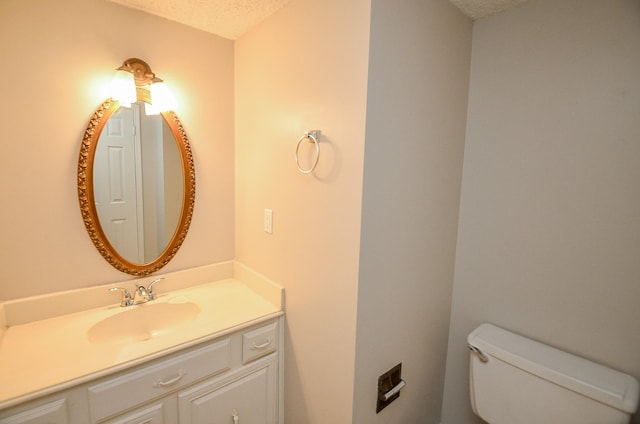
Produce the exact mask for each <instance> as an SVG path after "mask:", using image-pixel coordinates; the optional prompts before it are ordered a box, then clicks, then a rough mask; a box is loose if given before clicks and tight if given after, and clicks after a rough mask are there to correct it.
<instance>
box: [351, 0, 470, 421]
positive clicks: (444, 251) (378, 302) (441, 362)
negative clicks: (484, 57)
mask: <svg viewBox="0 0 640 424" xmlns="http://www.w3.org/2000/svg"><path fill="white" fill-rule="evenodd" d="M371 16H372V17H371V42H370V48H369V49H370V60H369V85H368V93H367V130H366V131H367V138H366V145H365V163H364V194H363V201H362V203H363V204H362V232H361V240H360V271H359V286H358V305H357V306H358V325H357V339H356V340H357V345H356V361H355V370H356V371H355V391H354V414H353V421H352V422H353V423H362V424H373V423H439V422H440V408H441V403H442V387H443V384H444V368H445V357H446V345H447V333H448V329H449V311H450V305H451V289H452V286H453V268H454V256H455V243H456V227H457V224H458V207H459V199H460V184H461V177H462V154H463V150H464V136H465V128H466V111H467V92H468V84H469V65H470V54H471V20H470V19H468V18H466V17H464V16H463V15H462V14H461V13H460V12H459V11H458V10H457V9H456V8H455V7H454V6H453V5H452V4H451V3H450V2H448V1H423V0H396V1H392V2H390V1H387V0H374V1H373V2H372V8H371ZM399 362H402V374H403V378H404V379H405V380H406V382H407V386H406V387H405V389H403V391H402V393H401V396H400V398H399V399H397V400H396V401H394V402H393V403H392V404H391V405H389V406H388V407H387V408H385V409H384V410H383V411H381V412H380V413H379V414H376V394H377V380H378V376H380V375H381V374H383V373H384V372H386V371H387V370H389V369H390V368H392V367H393V366H394V365H396V364H397V363H399Z"/></svg>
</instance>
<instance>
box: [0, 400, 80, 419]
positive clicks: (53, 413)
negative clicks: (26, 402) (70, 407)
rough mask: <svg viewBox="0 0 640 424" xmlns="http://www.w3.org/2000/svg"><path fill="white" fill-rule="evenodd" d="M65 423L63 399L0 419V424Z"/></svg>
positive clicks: (65, 405)
mask: <svg viewBox="0 0 640 424" xmlns="http://www.w3.org/2000/svg"><path fill="white" fill-rule="evenodd" d="M67 422H68V420H67V402H66V400H65V399H60V400H56V401H54V402H50V403H47V404H45V405H42V406H37V407H34V408H31V409H29V410H27V411H24V412H22V413H19V414H16V415H12V416H10V417H7V418H2V419H0V424H38V423H56V424H66V423H67Z"/></svg>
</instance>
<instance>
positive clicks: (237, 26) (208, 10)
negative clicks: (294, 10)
mask: <svg viewBox="0 0 640 424" xmlns="http://www.w3.org/2000/svg"><path fill="white" fill-rule="evenodd" d="M108 1H111V2H113V3H118V4H121V5H123V6H127V7H131V8H133V9H138V10H141V11H143V12H147V13H150V14H152V15H157V16H161V17H163V18H166V19H169V20H171V21H175V22H180V23H181V24H185V25H188V26H190V27H193V28H197V29H200V30H203V31H207V32H210V33H212V34H216V35H219V36H221V37H224V38H229V39H231V40H235V39H236V38H238V37H240V36H241V35H242V34H244V33H245V32H247V31H248V30H249V29H250V28H251V27H253V26H255V25H257V24H259V23H260V22H262V21H263V20H264V19H266V18H267V17H268V16H270V15H271V14H273V13H275V12H276V11H277V10H278V9H280V8H282V7H283V6H284V5H286V4H287V3H289V1H290V0H108Z"/></svg>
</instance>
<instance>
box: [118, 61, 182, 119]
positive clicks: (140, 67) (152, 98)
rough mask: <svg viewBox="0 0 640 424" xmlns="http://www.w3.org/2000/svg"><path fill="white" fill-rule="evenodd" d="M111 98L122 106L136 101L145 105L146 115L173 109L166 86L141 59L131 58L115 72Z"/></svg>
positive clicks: (172, 98)
mask: <svg viewBox="0 0 640 424" xmlns="http://www.w3.org/2000/svg"><path fill="white" fill-rule="evenodd" d="M110 94H111V97H112V98H113V99H114V100H117V101H118V102H120V104H121V105H122V106H126V107H130V106H131V103H133V102H135V101H136V100H138V101H141V102H144V103H145V110H146V113H147V115H156V114H158V113H160V112H166V111H169V110H174V109H175V103H176V102H175V98H174V97H173V96H172V95H171V92H170V91H169V89H168V88H167V85H166V84H165V83H164V81H162V80H161V79H160V78H158V77H157V76H156V74H154V73H153V71H151V67H150V66H149V65H148V64H147V63H146V62H145V61H144V60H142V59H138V58H131V59H127V60H125V61H124V63H123V64H122V66H120V67H119V68H118V69H117V70H116V75H115V76H114V78H113V81H112V82H111V93H110Z"/></svg>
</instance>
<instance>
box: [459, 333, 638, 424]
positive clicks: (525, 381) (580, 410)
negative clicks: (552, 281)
mask: <svg viewBox="0 0 640 424" xmlns="http://www.w3.org/2000/svg"><path fill="white" fill-rule="evenodd" d="M467 341H468V344H469V349H471V362H470V389H471V406H472V408H473V412H475V413H476V415H478V416H479V417H480V418H482V419H483V420H485V421H486V422H488V423H490V424H514V423H518V424H540V423H562V424H623V423H628V422H629V421H630V419H631V415H632V414H633V413H634V412H635V411H636V410H637V407H638V398H639V396H640V386H639V384H638V381H637V380H636V379H635V378H634V377H632V376H630V375H627V374H623V373H621V372H619V371H616V370H613V369H611V368H608V367H605V366H603V365H600V364H597V363H595V362H591V361H588V360H586V359H584V358H581V357H578V356H575V355H572V354H570V353H567V352H564V351H561V350H558V349H555V348H553V347H551V346H547V345H545V344H542V343H539V342H536V341H534V340H531V339H528V338H526V337H522V336H520V335H517V334H515V333H511V332H509V331H506V330H503V329H501V328H499V327H496V326H494V325H491V324H482V325H481V326H479V327H478V328H476V329H475V330H474V331H472V332H471V334H469V337H468V339H467ZM485 360H486V362H485Z"/></svg>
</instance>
